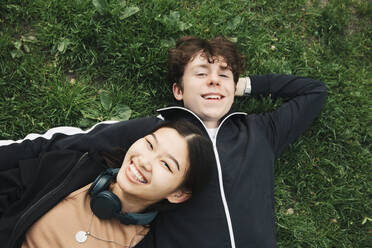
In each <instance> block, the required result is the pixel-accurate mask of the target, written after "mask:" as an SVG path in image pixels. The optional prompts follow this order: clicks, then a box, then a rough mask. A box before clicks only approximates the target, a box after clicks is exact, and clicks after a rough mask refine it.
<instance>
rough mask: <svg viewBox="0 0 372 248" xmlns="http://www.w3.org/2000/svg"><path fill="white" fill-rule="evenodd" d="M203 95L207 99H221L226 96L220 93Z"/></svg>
mask: <svg viewBox="0 0 372 248" xmlns="http://www.w3.org/2000/svg"><path fill="white" fill-rule="evenodd" d="M201 97H203V98H204V99H205V100H221V99H223V98H224V97H225V96H224V95H222V94H220V93H207V94H202V95H201Z"/></svg>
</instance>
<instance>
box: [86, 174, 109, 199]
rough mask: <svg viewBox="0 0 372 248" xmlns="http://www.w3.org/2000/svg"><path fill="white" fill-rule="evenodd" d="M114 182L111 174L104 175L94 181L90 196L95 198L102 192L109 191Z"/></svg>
mask: <svg viewBox="0 0 372 248" xmlns="http://www.w3.org/2000/svg"><path fill="white" fill-rule="evenodd" d="M111 180H112V175H110V174H102V175H100V176H98V177H97V178H96V180H94V182H93V183H92V185H91V186H90V188H89V194H90V195H91V196H95V195H97V194H98V193H100V192H101V191H102V190H106V189H108V187H109V185H110V183H111Z"/></svg>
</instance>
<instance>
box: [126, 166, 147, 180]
mask: <svg viewBox="0 0 372 248" xmlns="http://www.w3.org/2000/svg"><path fill="white" fill-rule="evenodd" d="M129 169H130V171H131V172H132V174H133V175H134V176H135V177H136V180H137V181H139V182H140V183H147V180H146V178H144V177H143V176H142V175H141V173H140V172H139V171H138V170H137V169H136V167H135V166H134V165H133V164H130V165H129Z"/></svg>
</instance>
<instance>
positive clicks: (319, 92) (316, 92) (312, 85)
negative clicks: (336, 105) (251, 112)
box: [250, 74, 327, 156]
mask: <svg viewBox="0 0 372 248" xmlns="http://www.w3.org/2000/svg"><path fill="white" fill-rule="evenodd" d="M250 78H251V87H252V92H251V95H252V96H256V97H257V96H268V95H270V96H271V97H272V98H273V99H276V98H283V99H284V100H285V101H286V102H284V103H283V104H282V105H281V106H280V107H279V108H278V109H276V110H275V111H273V112H269V113H263V114H261V115H258V119H259V121H260V122H261V123H262V126H263V128H264V130H265V133H266V135H267V137H268V139H269V141H270V143H271V145H272V147H273V150H274V152H275V155H276V156H278V155H280V154H281V153H282V152H283V150H284V149H285V148H286V147H287V146H288V145H289V144H291V143H292V142H293V141H295V139H296V138H297V137H298V136H299V135H300V134H301V133H302V132H304V131H305V129H306V128H307V127H308V126H309V125H310V124H311V122H312V121H313V120H314V119H315V118H316V116H317V115H318V114H319V112H320V110H321V108H322V107H323V105H324V103H325V98H326V91H327V90H326V87H325V85H324V84H323V83H322V82H320V81H317V80H313V79H310V78H303V77H297V76H292V75H276V74H270V75H261V76H251V77H250Z"/></svg>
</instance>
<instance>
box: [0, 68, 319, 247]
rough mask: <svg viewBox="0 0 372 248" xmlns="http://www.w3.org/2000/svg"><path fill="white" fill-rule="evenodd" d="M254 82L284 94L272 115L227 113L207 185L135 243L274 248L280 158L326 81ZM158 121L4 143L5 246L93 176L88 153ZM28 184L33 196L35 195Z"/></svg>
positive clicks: (312, 112) (1, 216)
mask: <svg viewBox="0 0 372 248" xmlns="http://www.w3.org/2000/svg"><path fill="white" fill-rule="evenodd" d="M250 79H251V86H252V92H251V95H252V96H267V95H271V97H272V98H274V99H275V98H284V99H285V100H286V101H285V102H284V103H283V104H282V105H281V106H280V107H278V108H277V109H276V110H275V111H273V112H268V113H262V114H249V115H248V114H246V113H242V112H232V113H228V114H227V115H226V116H225V117H223V118H222V119H221V122H220V125H219V127H218V131H217V135H216V138H215V139H214V140H212V142H213V144H214V151H215V155H216V160H217V164H216V168H215V170H214V172H213V175H212V180H211V182H210V183H209V185H208V186H207V188H206V189H205V190H204V191H203V192H201V193H200V194H198V195H196V196H193V197H192V198H191V199H190V200H189V201H187V202H186V203H185V204H182V206H180V207H178V208H176V209H175V210H172V211H169V212H166V213H164V214H159V215H158V217H157V218H156V220H155V221H154V223H153V224H152V228H151V230H150V232H149V234H148V235H147V236H146V237H145V238H144V240H142V241H141V242H140V243H139V244H138V245H137V246H136V247H139V248H142V247H156V248H175V247H177V248H183V247H184V248H189V247H193V248H198V247H201V248H208V247H211V248H230V247H231V248H235V247H239V248H249V247H255V248H256V247H265V248H266V247H276V239H275V223H274V185H273V182H274V179H273V174H274V160H275V158H277V157H278V156H279V155H280V154H281V153H282V151H283V150H284V149H285V148H286V147H287V146H288V145H289V144H290V143H292V142H293V141H294V140H295V139H296V138H297V137H298V136H299V135H300V134H301V133H302V132H303V131H304V130H305V129H306V128H307V127H308V126H309V125H310V124H311V122H312V121H313V120H314V118H315V117H316V116H317V115H318V114H319V111H320V110H321V108H322V106H323V105H324V102H325V96H326V88H325V86H324V85H323V83H321V82H319V81H316V80H312V79H309V78H301V77H295V76H290V75H274V74H272V75H263V76H250ZM159 113H160V114H161V116H162V117H163V119H165V120H170V119H174V118H176V119H178V118H186V119H188V120H190V121H192V122H194V123H196V124H197V125H199V126H200V127H201V128H202V129H203V130H205V127H204V125H203V123H202V122H201V121H200V119H199V118H198V117H197V116H196V115H195V114H194V113H192V112H191V111H189V110H187V109H185V108H182V107H169V108H165V109H161V110H159ZM161 121H162V120H161V119H160V118H156V117H149V118H141V119H134V120H130V121H125V122H119V123H116V124H109V125H106V124H101V125H98V126H96V127H95V128H94V129H93V130H92V131H90V132H88V133H86V134H76V135H70V136H68V135H65V134H62V133H60V134H55V135H54V136H53V137H52V138H51V139H49V140H47V139H45V138H42V137H40V138H37V139H34V140H32V141H31V140H25V141H23V142H22V143H14V144H11V145H7V146H0V243H1V244H5V243H6V242H8V246H6V247H19V244H21V242H22V235H23V234H24V233H25V232H26V231H27V228H29V226H30V225H32V223H34V221H36V220H37V219H38V218H39V217H40V216H41V215H42V214H43V213H45V212H46V211H47V210H48V209H50V208H51V207H53V206H54V205H55V204H56V203H58V202H59V201H60V200H61V199H63V197H65V196H67V195H68V194H69V193H71V192H72V191H74V190H76V189H77V188H79V187H82V186H84V185H86V184H88V183H89V182H91V181H93V179H94V177H95V176H97V175H98V173H99V172H100V171H102V168H100V166H97V165H96V163H95V162H94V161H93V160H92V159H91V156H90V154H91V152H92V151H108V150H111V149H112V148H113V147H129V146H130V145H131V144H132V143H133V142H134V141H136V140H137V139H138V138H140V137H143V136H144V135H146V134H147V133H149V132H150V131H151V130H152V129H153V128H154V127H155V126H156V125H158V124H159V123H160V122H161ZM205 135H207V132H205ZM86 152H90V153H88V154H86ZM64 153H67V155H66V154H64ZM61 154H62V155H61ZM63 154H64V155H63ZM50 156H55V158H52V157H50ZM45 157H47V158H48V159H45ZM25 161H26V162H25ZM27 161H28V162H27ZM30 161H31V162H30ZM32 161H33V162H32ZM60 161H62V162H60ZM25 164H28V165H30V164H31V165H32V166H34V167H32V166H25ZM52 164H53V166H52ZM63 164H65V166H63ZM54 165H56V166H54ZM49 167H51V168H53V169H50V170H48V168H49ZM25 168H26V169H25ZM85 171H86V172H85ZM74 175H75V176H74ZM35 178H37V180H35ZM40 178H42V179H40ZM66 180H67V181H66ZM61 185H62V186H61ZM67 186H68V187H67ZM29 188H31V189H33V190H34V193H32V194H29V193H28V192H29V191H28V189H29ZM35 192H36V193H35ZM46 199H47V200H46ZM10 244H11V245H10Z"/></svg>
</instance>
